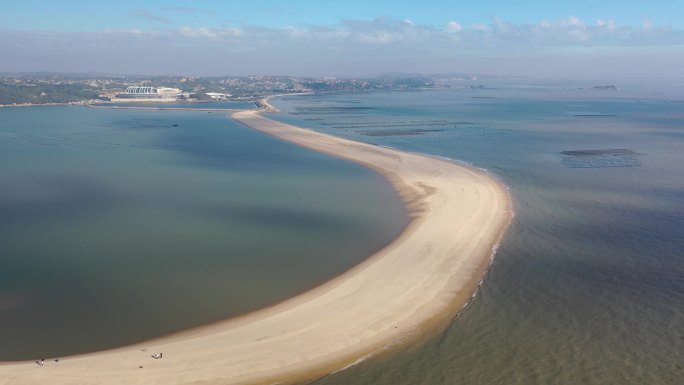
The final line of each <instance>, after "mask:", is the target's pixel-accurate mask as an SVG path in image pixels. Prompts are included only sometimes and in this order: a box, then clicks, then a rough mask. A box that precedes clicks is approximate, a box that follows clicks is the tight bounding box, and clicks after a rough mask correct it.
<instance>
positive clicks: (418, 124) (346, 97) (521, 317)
mask: <svg viewBox="0 0 684 385" xmlns="http://www.w3.org/2000/svg"><path fill="white" fill-rule="evenodd" d="M681 90H682V88H681V86H680V87H679V91H680V92H679V93H678V95H679V97H676V96H672V95H677V93H674V94H673V93H670V94H663V92H661V91H662V89H653V88H651V89H648V88H639V87H631V88H630V87H626V88H625V89H623V88H620V89H619V90H614V91H610V90H596V89H588V88H586V87H585V88H584V89H582V88H579V87H574V88H567V87H564V86H561V87H554V86H546V85H541V86H535V87H522V86H519V87H514V86H510V85H506V86H505V87H497V85H496V84H494V85H487V84H485V85H484V86H482V87H477V88H464V89H455V90H440V91H405V92H375V93H365V94H328V95H301V96H293V97H281V98H277V99H274V100H273V104H274V105H275V106H277V107H278V108H280V109H281V110H283V112H282V113H280V114H272V115H271V116H272V117H273V118H276V119H278V120H281V121H285V122H289V123H294V124H296V125H300V126H304V127H309V128H312V129H315V130H318V131H321V132H327V133H332V134H334V135H338V136H342V137H346V138H350V139H354V140H359V141H364V142H368V143H374V144H378V145H384V146H391V147H396V148H399V149H404V150H408V151H415V152H420V153H426V154H432V155H435V156H440V157H446V158H451V159H458V160H462V161H465V162H468V163H470V164H473V165H475V166H477V167H482V168H485V169H487V170H489V171H490V172H491V173H492V174H494V175H495V176H496V177H498V178H500V179H501V180H502V181H503V182H505V183H506V185H508V186H509V188H510V190H511V193H512V195H513V199H514V207H515V218H514V221H513V223H512V225H511V226H510V228H509V231H508V233H507V235H506V237H505V239H504V241H503V242H502V244H501V246H500V248H499V251H498V253H497V255H496V259H495V261H494V264H493V266H492V268H491V271H490V272H489V274H488V275H487V277H486V279H485V280H484V282H483V284H482V287H481V288H480V290H479V292H478V294H477V296H476V297H475V298H474V300H472V301H471V303H470V304H469V305H468V306H467V307H466V308H465V309H464V310H463V311H462V312H461V313H460V315H459V316H458V317H456V318H455V319H454V320H453V321H452V322H451V324H450V325H449V326H448V327H447V328H446V330H444V331H442V332H439V333H438V334H437V335H436V336H434V337H432V338H430V339H429V340H428V341H426V342H423V343H419V344H417V345H414V346H411V347H409V348H407V349H405V350H402V351H399V352H393V354H387V355H381V356H379V357H377V358H369V359H366V360H365V361H362V362H360V363H359V364H357V365H355V366H352V367H350V368H348V369H346V370H344V371H341V372H338V373H335V374H332V375H330V376H327V377H325V378H322V379H320V380H318V381H316V382H314V384H316V385H338V384H339V385H362V384H363V385H366V384H368V385H371V384H372V385H417V384H424V385H428V384H429V385H441V384H464V385H466V384H467V385H473V384H482V385H491V384H520V385H530V384H558V385H561V384H562V385H568V384H577V385H580V384H582V385H587V384H597V385H598V384H621V385H626V384H634V385H642V384H650V385H658V384H663V385H664V384H668V385H675V384H682V383H684V382H683V380H682V379H684V101H683V100H682V97H681V95H682V93H681Z"/></svg>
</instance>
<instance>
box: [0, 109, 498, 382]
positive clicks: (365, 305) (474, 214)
mask: <svg viewBox="0 0 684 385" xmlns="http://www.w3.org/2000/svg"><path fill="white" fill-rule="evenodd" d="M263 106H264V107H267V108H268V107H270V106H269V105H268V103H267V102H265V104H264V105H263ZM233 118H234V119H236V120H237V121H239V122H241V123H243V124H245V125H246V126H249V127H251V128H254V129H256V130H259V131H262V132H265V133H267V134H270V135H273V136H275V137H278V138H280V139H283V140H286V141H290V142H293V143H296V144H298V145H301V146H304V147H307V148H310V149H313V150H316V151H320V152H324V153H326V154H331V155H333V156H337V157H340V158H344V159H348V160H351V161H354V162H357V163H360V164H363V165H365V166H368V167H370V168H372V169H373V170H375V171H377V172H379V173H381V174H382V175H384V176H385V177H386V178H387V179H388V180H389V181H390V182H391V183H392V184H393V185H394V187H395V188H396V189H397V190H398V191H399V192H400V194H401V195H402V197H403V198H404V199H405V201H406V203H407V205H408V207H409V208H410V210H411V212H412V214H413V220H412V222H411V224H410V225H409V226H408V228H407V229H406V231H405V232H404V233H403V234H402V235H401V236H400V237H399V238H397V239H396V240H395V241H394V242H393V243H391V244H389V245H388V246H387V247H385V248H384V249H382V250H380V251H379V252H377V253H376V254H375V255H373V256H371V257H370V258H369V259H367V260H365V261H364V262H362V263H361V264H360V265H358V266H356V267H355V268H353V269H351V270H350V271H348V272H346V273H344V274H343V275H341V276H339V277H337V278H335V279H333V280H332V281H330V282H328V283H326V284H324V285H322V286H320V287H318V288H316V289H314V290H311V291H309V292H306V293H304V294H301V295H299V296H297V297H295V298H292V299H290V300H288V301H285V302H283V303H280V304H278V305H275V306H272V307H269V308H267V309H264V310H261V311H258V312H254V313H250V314H247V315H245V316H242V317H238V318H235V319H230V320H226V321H224V322H220V323H217V324H213V325H210V326H207V327H202V328H198V329H194V330H191V331H187V332H184V333H179V334H176V335H172V336H169V337H165V338H161V339H158V340H153V341H148V342H147V343H143V344H138V345H133V346H128V347H124V348H120V349H115V350H110V351H105V352H100V353H93V354H86V355H82V356H74V357H66V358H62V359H61V360H60V361H59V362H54V361H53V360H46V361H45V364H44V365H43V366H39V365H37V364H36V363H34V362H21V363H5V364H0V384H7V385H10V384H11V385H21V384H41V385H42V384H46V385H47V384H49V385H61V384H64V385H79V384H116V385H119V384H159V385H162V384H163V385H171V384H194V385H200V384H222V385H223V384H264V383H274V382H278V383H282V382H288V381H294V380H302V379H306V378H313V377H315V376H319V375H324V374H326V373H329V372H332V371H335V370H338V369H340V368H343V367H345V366H347V365H349V364H350V363H352V362H354V361H355V360H357V359H358V358H359V357H362V356H364V355H367V354H369V353H372V352H377V351H381V350H383V349H385V348H386V347H387V346H390V345H391V344H393V343H395V342H396V341H401V340H402V339H405V338H406V337H407V336H411V335H415V334H416V333H417V331H419V330H420V328H421V326H423V327H425V326H427V327H430V325H432V323H433V322H434V321H435V320H438V319H442V320H443V319H444V317H445V316H450V315H453V314H455V312H456V311H457V310H458V309H459V308H460V307H462V306H463V305H464V304H465V303H466V302H467V301H468V300H469V299H470V296H471V295H472V293H473V291H474V290H475V289H476V287H477V284H478V282H479V281H480V279H481V277H482V275H483V274H484V272H485V271H486V269H487V267H488V266H489V263H490V256H491V254H492V248H493V247H494V245H495V244H496V243H497V242H498V241H499V239H500V238H501V236H502V234H503V232H504V230H505V228H506V226H507V225H508V223H509V221H510V218H511V205H510V198H509V195H508V193H507V192H506V190H505V188H503V186H502V185H501V184H500V183H499V182H497V181H496V180H495V179H494V178H492V177H490V176H489V175H487V174H486V173H484V172H481V171H479V170H475V169H473V168H470V167H465V166H461V165H457V164H454V163H451V162H448V161H444V160H440V159H436V158H432V157H428V156H423V155H418V154H411V153H405V152H401V151H397V150H393V149H389V148H384V147H378V146H373V145H369V144H364V143H358V142H353V141H350V140H346V139H341V138H336V137H333V136H330V135H325V134H321V133H317V132H314V131H311V130H306V129H302V128H298V127H294V126H291V125H287V124H283V123H279V122H275V121H272V120H269V119H267V118H265V117H262V116H260V115H259V113H258V112H257V111H243V112H237V113H235V114H233ZM102 332H103V333H106V332H107V331H106V330H103V331H102ZM143 348H144V349H145V351H143V350H142V349H143ZM158 352H161V353H163V358H162V359H153V358H151V357H150V355H151V354H154V353H158ZM141 365H142V366H143V368H140V366H141Z"/></svg>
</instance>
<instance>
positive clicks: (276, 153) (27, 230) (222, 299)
mask: <svg viewBox="0 0 684 385" xmlns="http://www.w3.org/2000/svg"><path fill="white" fill-rule="evenodd" d="M250 107H253V106H250ZM407 223H408V213H407V212H406V209H405V208H404V206H403V203H402V201H401V199H400V197H398V196H397V194H396V192H395V191H394V190H393V188H392V187H391V185H390V184H389V183H388V182H387V181H385V180H384V179H383V178H382V177H380V176H379V175H377V174H375V173H374V172H371V171H369V170H368V169H366V168H363V167H361V166H358V165H356V164H352V163H349V162H344V161H341V160H338V159H335V158H331V157H329V156H324V155H322V154H319V153H316V152H312V151H309V150H305V149H302V148H299V147H296V146H294V145H291V144H288V143H284V142H281V141H278V140H276V139H273V138H271V137H269V136H267V135H264V134H261V133H258V132H255V131H253V130H251V129H248V128H246V127H244V126H242V125H240V124H238V123H236V122H234V121H233V120H231V119H230V117H229V115H228V114H227V113H224V112H221V113H219V112H206V111H205V112H199V111H158V110H149V111H148V110H125V109H116V110H115V109H101V108H97V109H96V108H87V107H82V106H44V107H16V108H1V109H0V361H8V360H35V359H40V358H43V357H48V358H49V357H63V356H66V355H72V354H80V353H86V352H93V351H99V350H103V349H109V348H115V347H119V346H122V345H127V344H131V343H136V342H140V341H145V340H149V339H151V338H155V337H159V336H163V335H167V334H169V333H173V332H178V331H181V330H185V329H188V328H192V327H196V326H200V325H205V324H208V323H211V322H215V321H219V320H223V319H225V318H229V317H232V316H236V315H240V314H244V313H246V312H248V311H251V310H255V309H259V308H262V307H265V306H267V305H271V304H274V303H277V302H279V301H282V300H285V299H287V298H289V297H292V296H294V295H296V294H298V293H301V292H303V291H306V290H307V289H310V288H313V287H315V286H318V285H319V284H321V283H323V282H325V281H326V280H328V279H330V278H332V277H335V276H337V275H339V274H341V273H342V272H344V271H346V270H347V269H349V268H351V267H353V266H355V265H356V264H358V263H359V262H360V261H362V260H363V259H364V258H366V257H367V256H368V255H370V254H372V253H374V252H375V251H376V250H378V249H380V248H381V247H383V246H384V245H386V244H387V243H389V242H390V241H391V240H392V239H394V238H396V237H397V236H398V234H399V233H400V232H401V231H402V230H403V229H404V228H405V226H406V224H407Z"/></svg>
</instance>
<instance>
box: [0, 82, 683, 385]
mask: <svg viewBox="0 0 684 385" xmlns="http://www.w3.org/2000/svg"><path fill="white" fill-rule="evenodd" d="M595 85H602V84H594V83H576V82H563V83H560V82H548V83H541V82H537V83H534V84H529V83H527V82H524V81H521V82H515V81H511V82H502V81H499V80H480V81H471V82H464V81H460V80H455V81H454V83H453V84H451V88H449V89H441V90H414V91H408V90H407V91H376V92H366V93H332V94H310V95H296V96H286V97H279V98H275V99H273V100H272V103H273V104H274V105H275V106H276V107H278V108H279V109H281V110H282V112H280V113H274V114H268V115H269V116H270V117H271V118H274V119H277V120H281V121H284V122H288V123H293V124H296V125H299V126H303V127H307V128H311V129H314V130H317V131H321V132H326V133H331V134H333V135H337V136H341V137H345V138H350V139H354V140H358V141H363V142H367V143H372V144H376V145H381V146H388V147H394V148H398V149H402V150H406V151H412V152H419V153H423V154H428V155H432V156H437V157H441V158H445V159H451V160H453V161H454V162H459V163H460V162H465V163H467V164H470V165H472V166H474V167H479V168H482V169H486V170H487V171H488V172H489V173H491V174H492V175H493V176H494V177H496V178H499V179H500V180H501V181H502V182H504V183H505V184H506V185H507V187H508V188H509V190H510V193H511V195H512V197H513V202H514V211H515V217H514V219H513V222H512V224H511V226H510V227H509V229H508V232H507V234H506V236H505V237H504V239H503V241H502V242H501V244H500V245H499V248H498V251H497V253H496V256H495V259H494V261H493V264H492V266H491V269H490V271H489V272H488V274H487V275H486V277H485V278H484V280H483V282H482V284H481V287H480V288H479V290H478V291H477V294H476V295H475V297H474V298H473V299H472V300H471V301H470V303H469V304H468V305H467V306H466V307H465V308H464V309H463V310H462V311H461V312H460V313H459V314H458V315H457V316H455V317H454V318H453V319H452V320H450V322H449V323H448V325H446V327H445V328H444V329H440V330H436V331H435V333H433V335H432V336H430V337H429V338H427V339H421V340H420V341H417V342H416V343H414V344H410V345H401V348H399V349H394V350H390V351H387V352H384V353H381V354H377V355H372V356H370V357H365V358H363V359H360V360H359V361H358V362H357V363H356V364H354V365H352V366H350V367H348V368H346V369H345V370H342V371H339V372H336V373H334V374H331V375H328V376H326V377H324V378H321V379H318V380H316V381H314V382H313V384H315V385H371V384H372V385H418V384H420V385H441V384H454V385H455V384H458V385H461V384H462V385H472V384H482V385H489V384H520V385H530V384H544V385H545V384H558V385H567V384H570V385H574V384H577V385H580V384H582V385H585V384H596V385H598V384H601V385H603V384H620V385H631V384H633V385H637V384H638V385H641V384H649V385H660V384H668V385H675V384H681V383H682V378H684V97H682V95H684V93H682V92H681V91H682V89H684V85H683V84H666V85H658V86H656V85H653V84H627V83H625V84H621V83H620V84H617V87H598V88H595V87H594V86H595ZM0 118H1V119H0V178H1V179H0V180H2V184H1V185H0V186H2V187H1V188H0V230H1V231H0V250H1V251H2V253H1V254H0V262H1V263H2V268H1V269H0V309H1V310H0V360H8V359H11V360H17V359H27V358H31V359H34V358H37V357H40V356H50V355H53V354H71V353H79V352H86V351H92V350H99V349H102V348H107V347H113V346H118V345H121V344H124V343H129V342H135V341H140V340H144V339H147V338H150V337H154V336H157V335H164V334H167V333H169V332H173V331H176V330H181V329H184V328H187V327H190V326H194V325H199V324H204V323H207V322H211V321H213V320H217V319H221V318H223V317H228V316H231V315H235V314H240V313H242V312H245V311H248V310H251V309H255V308H259V307H262V306H265V305H267V304H270V303H273V302H276V301H279V300H282V299H284V298H287V297H289V296H291V295H293V294H295V293H298V292H301V291H302V290H305V289H307V288H309V287H312V286H315V285H316V284H318V283H321V282H323V281H325V280H326V279H328V278H330V277H332V276H334V275H336V274H339V273H341V272H343V271H344V270H346V269H348V268H349V267H350V266H352V265H354V264H355V263H357V262H358V261H360V260H361V259H363V258H364V257H365V256H367V255H369V254H370V253H371V252H372V251H374V250H377V249H378V248H380V247H382V245H384V244H386V243H387V242H389V241H391V239H393V238H394V237H395V236H396V235H397V234H399V233H400V232H401V230H402V229H403V228H404V226H405V225H406V223H407V222H406V220H407V219H406V212H405V211H404V210H403V207H402V204H401V201H400V200H399V199H398V198H397V197H396V195H395V194H394V193H393V191H392V189H391V187H390V186H389V185H388V184H387V183H386V182H385V181H383V180H382V179H381V178H379V177H378V176H377V175H375V174H374V173H372V172H371V171H368V170H366V169H364V168H362V167H360V166H356V165H354V164H350V163H348V162H345V161H341V160H337V159H333V158H330V157H327V156H324V155H320V154H316V153H312V152H310V151H307V150H304V149H301V148H297V147H295V146H292V145H289V144H286V143H282V142H278V141H276V140H275V139H272V138H270V137H267V136H264V135H262V134H259V133H256V132H253V131H250V130H247V129H245V128H244V127H242V126H240V125H238V124H237V123H234V122H232V121H230V120H228V119H227V116H226V114H225V113H217V112H214V113H212V114H210V113H207V112H192V111H139V110H107V109H88V108H84V107H31V108H10V109H1V110H0ZM43 353H44V354H43Z"/></svg>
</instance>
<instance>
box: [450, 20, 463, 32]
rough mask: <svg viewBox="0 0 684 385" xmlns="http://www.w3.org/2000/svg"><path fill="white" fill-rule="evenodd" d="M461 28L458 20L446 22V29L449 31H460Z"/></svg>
mask: <svg viewBox="0 0 684 385" xmlns="http://www.w3.org/2000/svg"><path fill="white" fill-rule="evenodd" d="M462 30H463V26H462V25H461V24H459V23H458V22H455V21H450V22H449V23H447V31H449V32H461V31H462Z"/></svg>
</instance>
